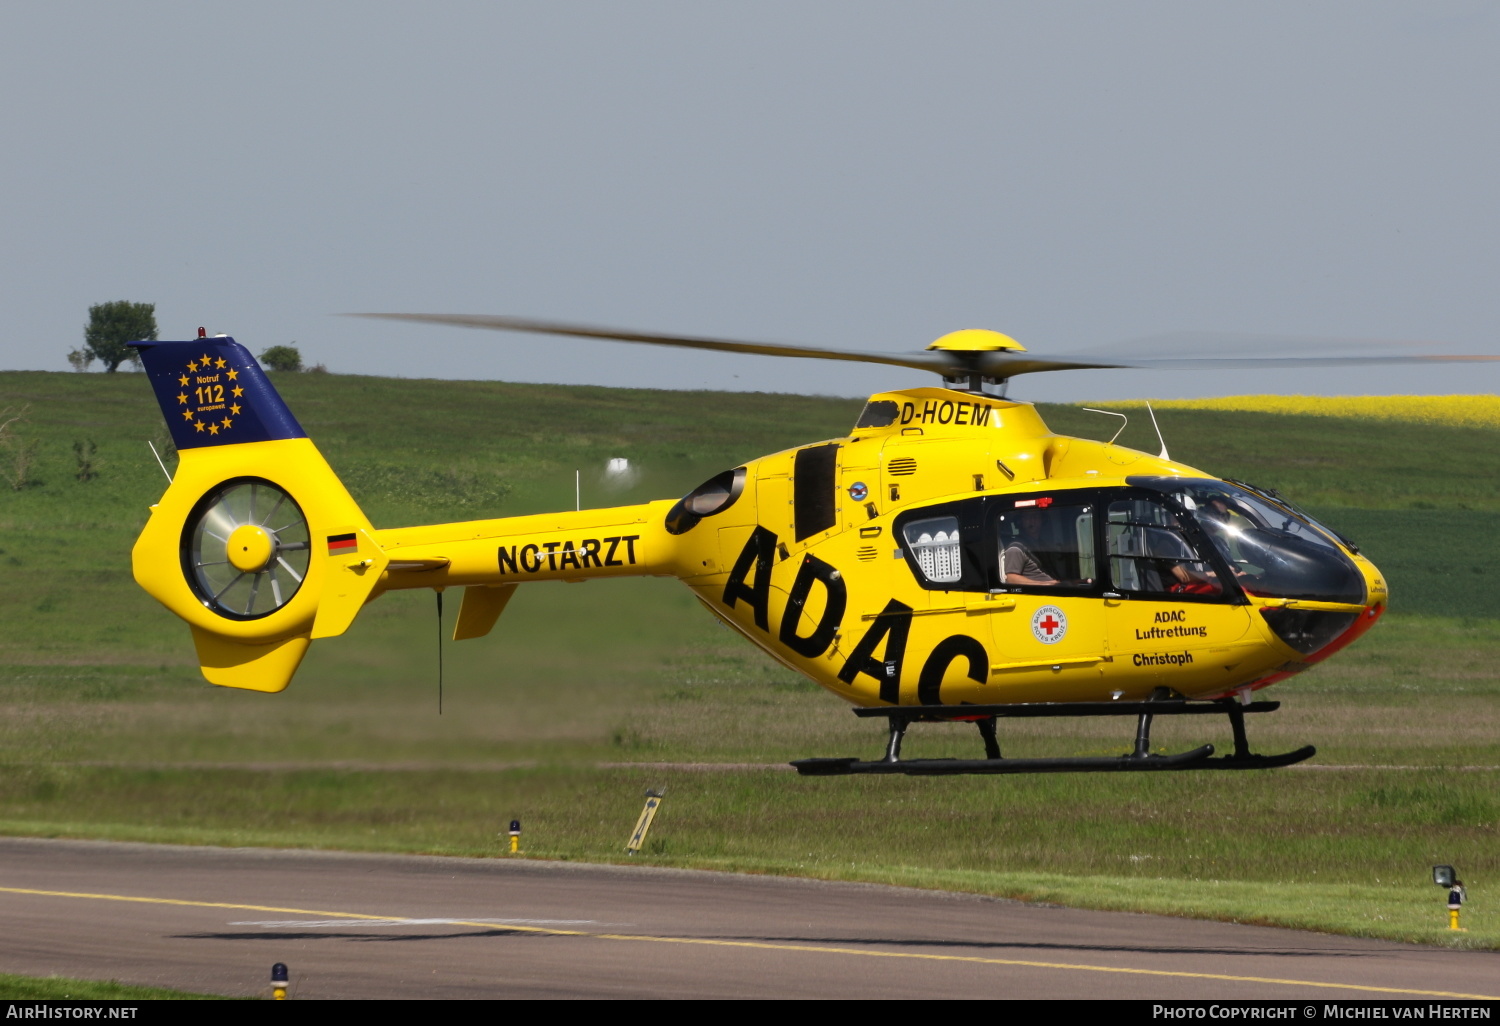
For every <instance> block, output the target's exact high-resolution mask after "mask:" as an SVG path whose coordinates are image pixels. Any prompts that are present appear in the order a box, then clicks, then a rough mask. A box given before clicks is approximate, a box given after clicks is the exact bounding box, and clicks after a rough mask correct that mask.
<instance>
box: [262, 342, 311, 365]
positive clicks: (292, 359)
mask: <svg viewBox="0 0 1500 1026" xmlns="http://www.w3.org/2000/svg"><path fill="white" fill-rule="evenodd" d="M259 360H260V362H261V363H262V364H264V365H265V367H266V369H267V370H273V371H300V370H301V369H302V354H301V353H299V352H297V347H296V346H272V347H271V348H270V349H267V350H266V351H265V352H264V353H261V354H260V356H259Z"/></svg>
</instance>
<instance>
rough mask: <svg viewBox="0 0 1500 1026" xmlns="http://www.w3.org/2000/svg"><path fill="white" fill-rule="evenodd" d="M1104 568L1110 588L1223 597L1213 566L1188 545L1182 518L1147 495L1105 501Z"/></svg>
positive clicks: (1164, 593) (1155, 593)
mask: <svg viewBox="0 0 1500 1026" xmlns="http://www.w3.org/2000/svg"><path fill="white" fill-rule="evenodd" d="M1107 528H1108V530H1107V536H1108V545H1109V572H1110V577H1111V579H1112V580H1113V582H1114V586H1115V588H1117V589H1118V590H1120V591H1124V592H1131V593H1135V594H1142V595H1171V596H1172V597H1174V598H1183V597H1187V596H1201V597H1204V598H1215V597H1222V596H1223V595H1224V582H1223V581H1222V580H1220V578H1219V574H1218V570H1217V569H1216V568H1215V567H1214V565H1213V564H1212V563H1211V562H1209V561H1208V560H1207V559H1205V558H1204V556H1203V554H1201V553H1199V552H1198V551H1196V550H1195V548H1194V547H1193V543H1192V541H1191V539H1190V538H1189V537H1188V534H1187V532H1186V529H1185V525H1184V522H1183V518H1182V517H1181V516H1180V515H1179V514H1177V513H1175V512H1173V511H1172V510H1170V509H1168V508H1167V507H1165V506H1163V505H1161V504H1160V503H1157V502H1153V501H1152V500H1150V499H1120V500H1117V501H1115V502H1112V503H1110V505H1109V520H1108V524H1107Z"/></svg>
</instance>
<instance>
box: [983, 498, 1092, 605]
mask: <svg viewBox="0 0 1500 1026" xmlns="http://www.w3.org/2000/svg"><path fill="white" fill-rule="evenodd" d="M996 525H997V531H998V541H999V544H998V549H999V552H1000V559H999V567H998V569H999V575H1000V584H1001V587H1004V588H1027V587H1035V588H1058V587H1062V588H1070V587H1071V588H1081V587H1089V586H1091V585H1093V583H1094V581H1095V580H1097V579H1098V576H1099V572H1098V568H1097V566H1096V561H1095V559H1094V507H1093V506H1092V505H1088V504H1067V505H1058V504H1054V503H1052V502H1050V501H1047V500H1045V499H1021V500H1017V502H1016V504H1015V507H1014V508H1012V509H1009V510H1006V511H1005V512H1003V513H1001V514H1000V515H999V517H998V518H997V519H996Z"/></svg>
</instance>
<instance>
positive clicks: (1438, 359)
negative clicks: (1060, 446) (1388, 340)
mask: <svg viewBox="0 0 1500 1026" xmlns="http://www.w3.org/2000/svg"><path fill="white" fill-rule="evenodd" d="M1495 362H1500V356H1497V355H1491V354H1483V353H1431V354H1426V355H1422V356H1375V355H1365V356H1264V357H1256V356H1244V357H1240V356H1225V357H1215V356H1202V357H1172V358H1168V359H1160V360H1157V359H1148V360H1121V361H1120V362H1119V363H1117V364H1115V365H1114V366H1116V367H1128V368H1133V369H1136V370H1261V369H1263V368H1274V367H1355V366H1358V367H1368V366H1371V365H1372V364H1408V365H1411V364H1431V363H1495Z"/></svg>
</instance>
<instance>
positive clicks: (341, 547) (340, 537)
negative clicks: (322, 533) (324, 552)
mask: <svg viewBox="0 0 1500 1026" xmlns="http://www.w3.org/2000/svg"><path fill="white" fill-rule="evenodd" d="M358 549H359V539H358V538H356V537H355V536H354V535H352V534H330V535H329V536H328V554H329V555H330V556H337V555H339V554H340V553H344V552H355V551H358Z"/></svg>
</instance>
